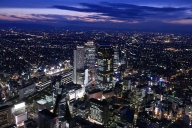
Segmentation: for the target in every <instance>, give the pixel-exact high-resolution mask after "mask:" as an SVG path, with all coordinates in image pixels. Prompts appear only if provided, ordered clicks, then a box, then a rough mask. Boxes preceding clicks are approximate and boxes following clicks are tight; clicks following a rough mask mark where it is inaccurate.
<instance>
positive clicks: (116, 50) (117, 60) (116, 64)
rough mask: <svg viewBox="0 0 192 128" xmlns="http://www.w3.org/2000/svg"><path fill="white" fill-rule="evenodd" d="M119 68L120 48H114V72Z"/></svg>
mask: <svg viewBox="0 0 192 128" xmlns="http://www.w3.org/2000/svg"><path fill="white" fill-rule="evenodd" d="M118 66H119V48H118V47H116V48H114V62H113V68H114V70H117V68H118Z"/></svg>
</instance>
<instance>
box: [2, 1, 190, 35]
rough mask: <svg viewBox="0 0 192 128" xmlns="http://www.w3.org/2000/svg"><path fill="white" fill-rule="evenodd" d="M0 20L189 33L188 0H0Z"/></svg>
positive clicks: (49, 24)
mask: <svg viewBox="0 0 192 128" xmlns="http://www.w3.org/2000/svg"><path fill="white" fill-rule="evenodd" d="M0 7H1V8H0V23H1V24H7V26H9V25H12V24H30V25H34V26H35V25H47V26H51V27H60V28H67V29H68V28H72V29H74V28H76V29H116V30H128V31H156V32H158V31H159V32H173V33H192V29H191V28H192V16H191V15H192V11H191V10H192V2H190V1H186V0H184V1H181V0H175V1H174V2H173V1H165V0H161V1H157V0H156V1H148V0H144V1H139V0H136V1H131V0H128V1H125V0H123V1H121V2H116V1H114V0H112V1H110V2H107V1H101V0H97V1H91V2H90V1H87V0H82V1H76V0H75V1H62V0H54V1H53V0H48V1H37V0H35V1H29V0H27V1H23V0H20V1H6V0H3V1H1V5H0Z"/></svg>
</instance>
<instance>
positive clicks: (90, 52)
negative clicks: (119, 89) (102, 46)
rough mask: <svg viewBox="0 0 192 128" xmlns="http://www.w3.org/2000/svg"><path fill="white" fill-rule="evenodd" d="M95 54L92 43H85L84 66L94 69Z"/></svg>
mask: <svg viewBox="0 0 192 128" xmlns="http://www.w3.org/2000/svg"><path fill="white" fill-rule="evenodd" d="M95 54H96V48H95V44H94V42H93V41H88V42H87V43H85V66H87V67H94V66H95Z"/></svg>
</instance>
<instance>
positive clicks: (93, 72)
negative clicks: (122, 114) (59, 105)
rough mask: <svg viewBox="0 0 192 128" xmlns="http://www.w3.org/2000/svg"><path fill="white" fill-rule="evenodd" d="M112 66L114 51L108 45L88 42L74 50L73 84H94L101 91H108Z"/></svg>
mask: <svg viewBox="0 0 192 128" xmlns="http://www.w3.org/2000/svg"><path fill="white" fill-rule="evenodd" d="M114 64H115V63H114V50H113V48H112V47H111V46H110V45H96V44H95V43H94V42H93V41H88V42H87V43H85V44H84V46H77V48H76V50H74V73H73V82H74V83H76V84H81V85H84V86H88V85H91V84H96V85H97V87H98V88H100V89H101V90H110V89H111V88H112V87H113V69H114V66H115V65H114Z"/></svg>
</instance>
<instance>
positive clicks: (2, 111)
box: [0, 105, 12, 127]
mask: <svg viewBox="0 0 192 128" xmlns="http://www.w3.org/2000/svg"><path fill="white" fill-rule="evenodd" d="M11 123H12V122H11V109H10V106H8V105H5V106H1V107H0V126H1V127H5V126H8V125H10V124H11Z"/></svg>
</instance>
